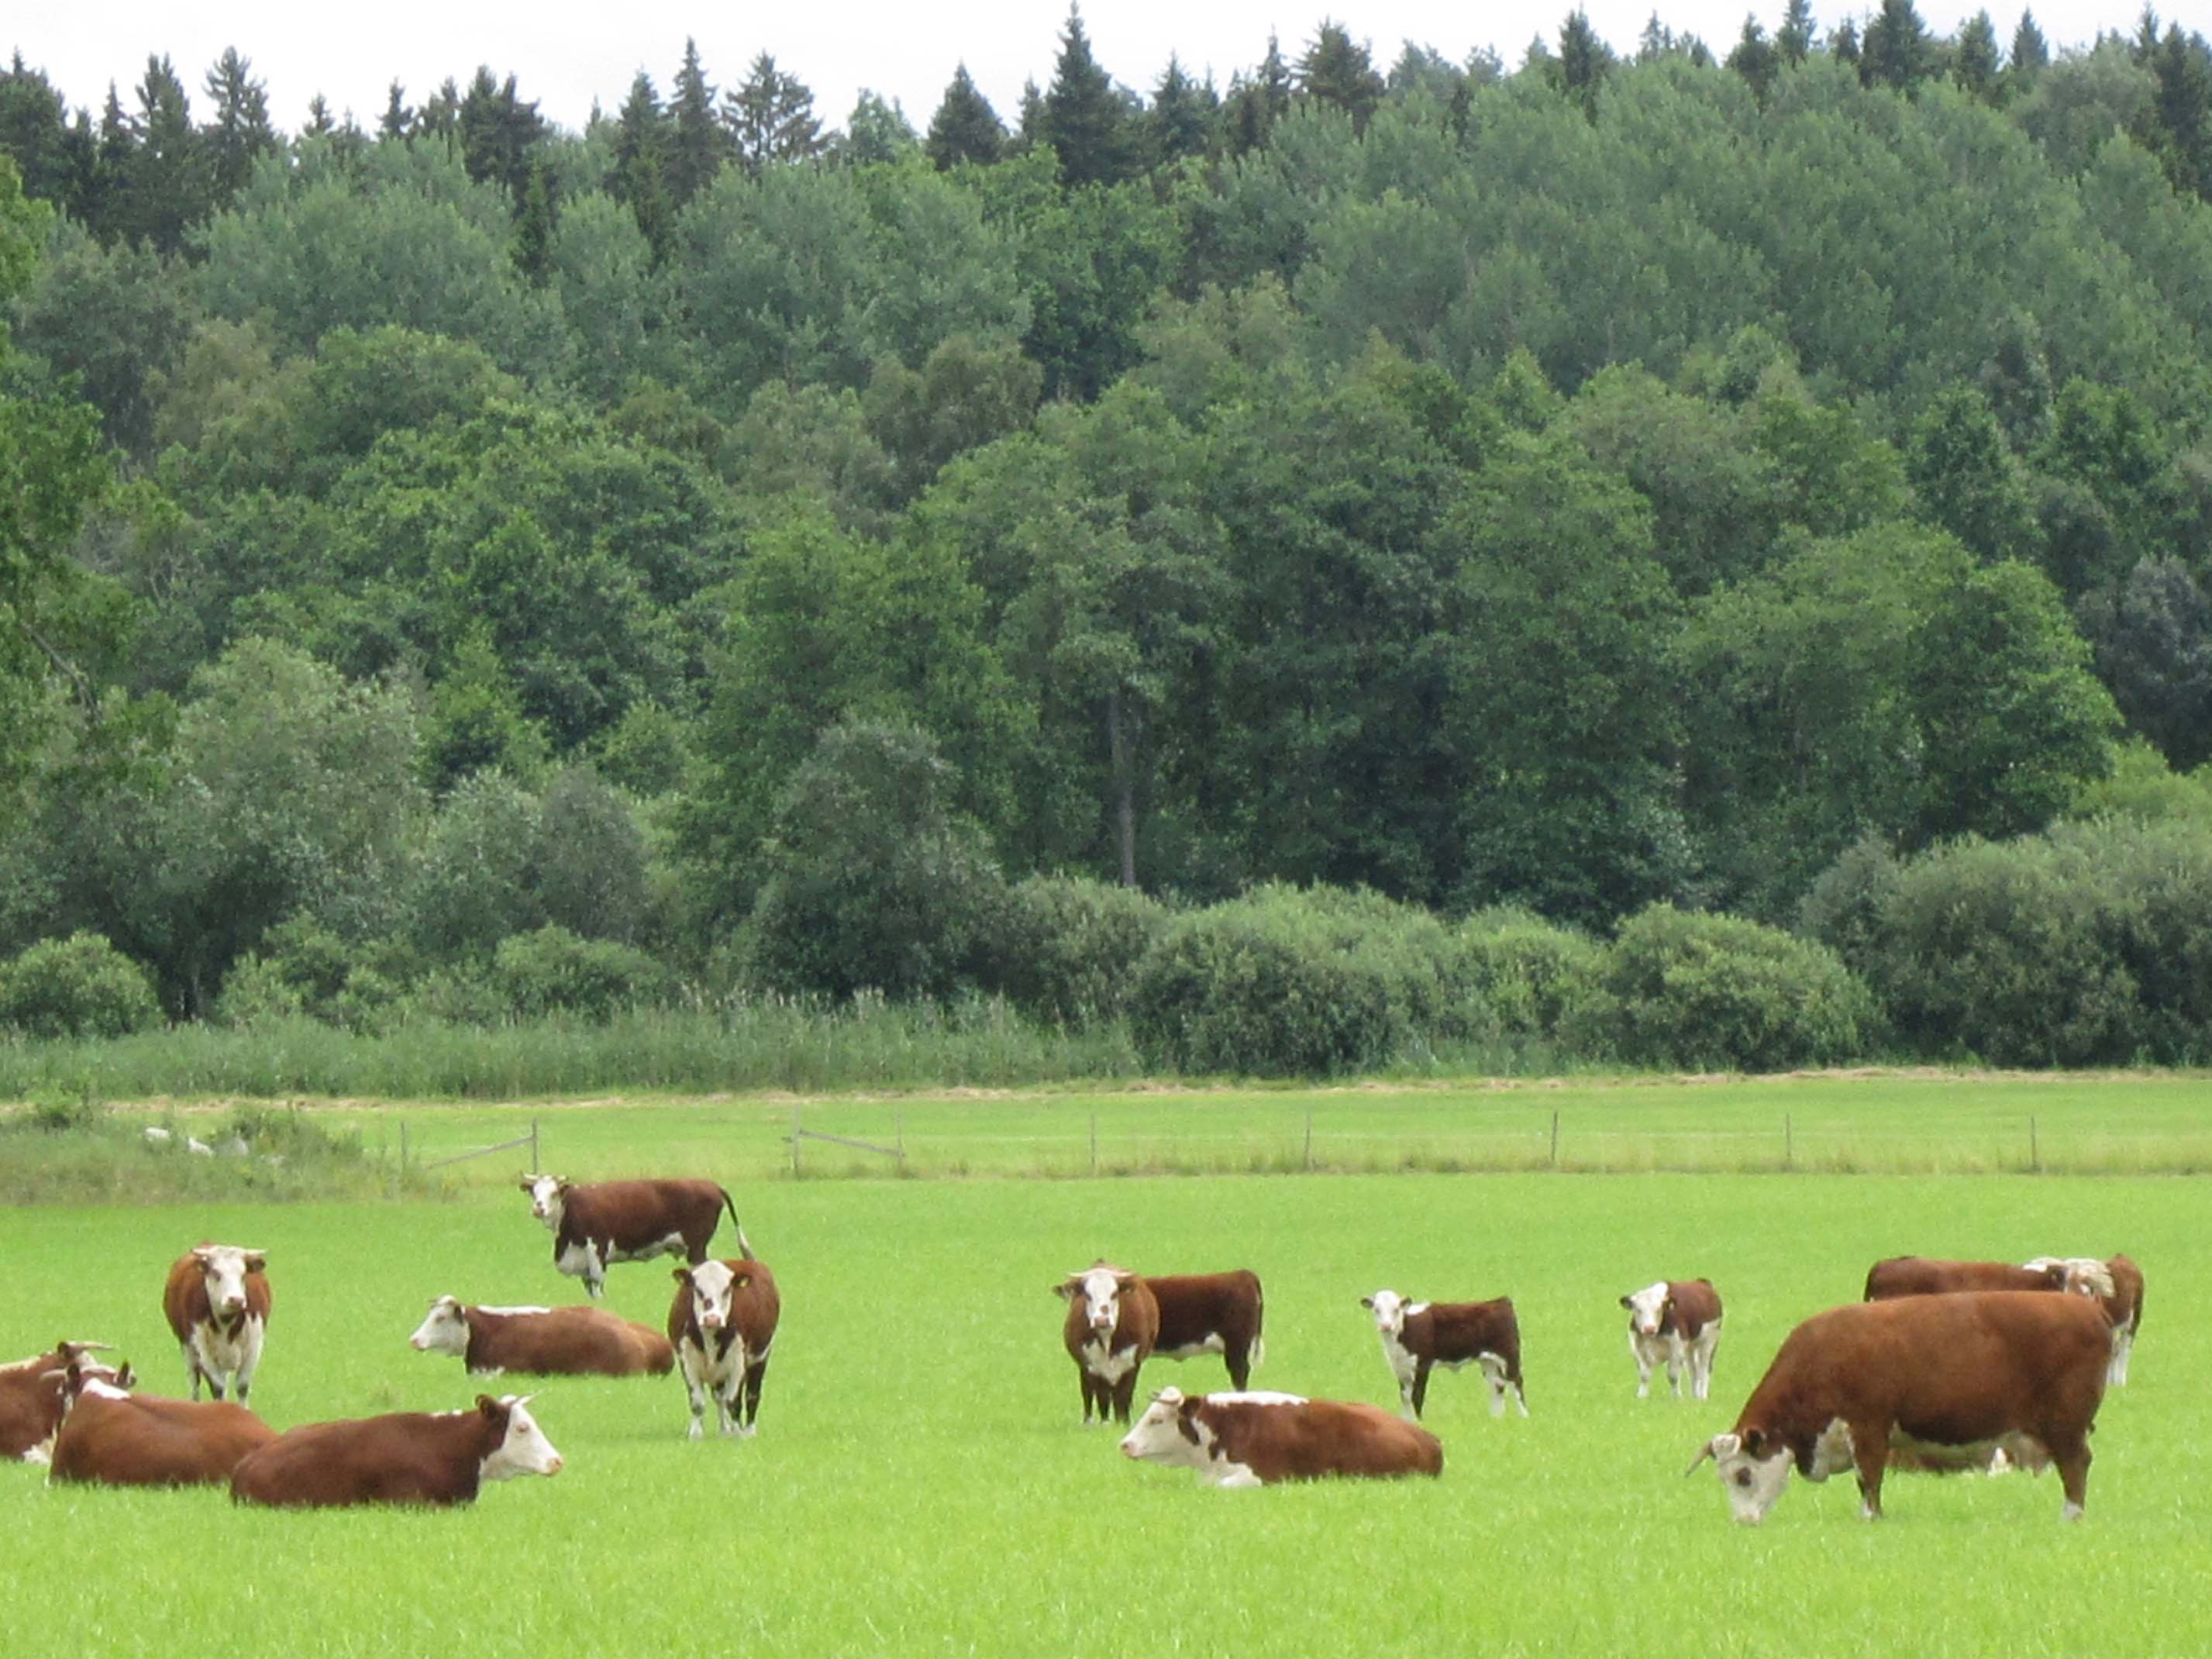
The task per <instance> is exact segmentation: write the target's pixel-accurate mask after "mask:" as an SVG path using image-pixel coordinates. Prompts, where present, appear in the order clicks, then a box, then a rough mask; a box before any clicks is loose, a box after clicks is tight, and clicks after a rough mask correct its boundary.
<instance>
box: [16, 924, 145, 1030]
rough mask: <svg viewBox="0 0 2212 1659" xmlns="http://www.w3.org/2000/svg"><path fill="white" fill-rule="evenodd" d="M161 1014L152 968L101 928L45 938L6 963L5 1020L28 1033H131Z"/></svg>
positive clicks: (142, 1028) (143, 1027)
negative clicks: (129, 954) (111, 941)
mask: <svg viewBox="0 0 2212 1659" xmlns="http://www.w3.org/2000/svg"><path fill="white" fill-rule="evenodd" d="M160 1023H161V1004H160V1003H159V1002H158V1001H157V1000H155V995H154V983H153V981H152V980H151V979H150V978H149V976H148V975H147V973H146V970H145V969H143V968H141V967H140V966H139V965H138V964H137V963H135V962H133V961H131V958H130V957H126V956H125V955H124V954H123V953H122V952H121V951H118V950H117V949H116V948H115V947H114V946H113V945H110V944H109V943H108V942H107V940H106V939H105V938H104V937H102V936H101V935H100V934H98V933H72V934H70V936H69V937H68V938H67V939H41V940H40V941H39V942H38V943H37V944H36V945H32V946H31V947H30V948H29V949H28V950H27V951H24V952H23V953H22V954H21V956H19V957H16V958H15V960H14V961H13V962H9V963H5V964H0V1025H8V1026H13V1027H14V1028H15V1030H18V1031H21V1032H22V1033H23V1034H24V1035H25V1036H33V1037H83V1036H98V1037H116V1036H127V1035H129V1034H130V1033H131V1032H132V1031H143V1030H146V1029H147V1028H148V1027H149V1026H151V1025H155V1024H160Z"/></svg>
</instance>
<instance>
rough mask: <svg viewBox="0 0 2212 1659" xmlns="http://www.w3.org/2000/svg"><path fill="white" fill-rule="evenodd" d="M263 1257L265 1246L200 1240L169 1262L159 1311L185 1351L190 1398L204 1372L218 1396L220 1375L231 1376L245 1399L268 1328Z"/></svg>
mask: <svg viewBox="0 0 2212 1659" xmlns="http://www.w3.org/2000/svg"><path fill="white" fill-rule="evenodd" d="M268 1261H269V1258H268V1255H267V1253H266V1252H265V1251H262V1250H248V1249H240V1247H239V1246H237V1245H235V1244H200V1245H196V1246H194V1247H193V1248H192V1249H189V1250H187V1251H185V1254H184V1255H180V1256H179V1257H178V1258H177V1259H176V1261H175V1262H174V1263H173V1265H172V1266H171V1267H170V1268H169V1281H168V1283H167V1285H165V1286H164V1287H163V1289H162V1291H161V1311H162V1312H163V1313H164V1314H166V1315H167V1316H168V1320H169V1328H170V1329H171V1330H172V1331H173V1332H174V1333H176V1338H177V1346H179V1348H180V1349H181V1350H182V1351H183V1352H184V1356H185V1376H188V1377H189V1378H191V1385H192V1398H193V1399H195V1400H197V1399H198V1398H199V1397H200V1380H201V1379H202V1378H203V1377H204V1378H205V1379H206V1380H207V1385H208V1390H209V1392H210V1394H211V1395H213V1396H214V1397H215V1398H216V1399H217V1400H220V1399H222V1397H223V1385H224V1379H225V1378H226V1377H233V1378H234V1379H235V1387H234V1389H233V1390H232V1392H234V1393H235V1394H236V1395H237V1396H238V1401H239V1403H240V1405H244V1404H245V1403H246V1394H247V1392H248V1391H249V1390H250V1389H252V1387H253V1373H254V1372H255V1370H258V1368H259V1366H260V1364H261V1343H262V1339H263V1338H264V1336H265V1335H266V1334H268V1330H269V1280H268V1279H267V1277H266V1276H265V1275H264V1271H263V1270H264V1268H265V1267H267V1266H268Z"/></svg>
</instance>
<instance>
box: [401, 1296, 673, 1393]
mask: <svg viewBox="0 0 2212 1659" xmlns="http://www.w3.org/2000/svg"><path fill="white" fill-rule="evenodd" d="M408 1340H409V1341H410V1342H411V1343H412V1344H413V1345H414V1346H415V1348H416V1352H420V1353H449V1354H453V1355H454V1356H455V1357H456V1358H459V1359H461V1360H463V1361H464V1362H465V1363H466V1364H467V1366H468V1371H469V1375H470V1376H497V1375H499V1373H501V1371H521V1372H524V1373H526V1374H528V1375H530V1376H640V1375H641V1374H643V1373H646V1372H651V1373H652V1374H653V1376H667V1375H668V1373H669V1372H670V1371H671V1370H674V1369H675V1366H676V1350H675V1349H674V1348H672V1347H671V1346H669V1345H668V1339H667V1338H666V1337H665V1336H663V1335H661V1334H660V1333H659V1331H656V1330H654V1329H653V1328H652V1327H651V1326H650V1325H641V1324H638V1323H637V1322H635V1321H634V1320H629V1319H618V1318H617V1317H616V1316H614V1315H613V1314H611V1313H607V1312H605V1311H603V1310H600V1309H598V1308H481V1307H472V1306H470V1305H469V1304H465V1303H463V1302H461V1301H460V1300H459V1299H458V1298H457V1297H450V1296H441V1297H439V1298H438V1299H437V1300H436V1301H435V1302H433V1303H432V1304H430V1312H429V1315H428V1317H426V1318H425V1319H424V1320H423V1321H422V1324H421V1325H419V1326H418V1327H416V1331H415V1334H414V1335H413V1336H411V1337H410V1338H409V1339H408Z"/></svg>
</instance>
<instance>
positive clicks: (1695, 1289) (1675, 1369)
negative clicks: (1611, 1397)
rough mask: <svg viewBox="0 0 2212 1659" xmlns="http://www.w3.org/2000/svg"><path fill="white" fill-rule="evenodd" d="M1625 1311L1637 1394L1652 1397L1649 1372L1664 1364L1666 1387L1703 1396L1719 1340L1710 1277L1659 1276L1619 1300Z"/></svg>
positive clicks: (1679, 1393) (1717, 1295)
mask: <svg viewBox="0 0 2212 1659" xmlns="http://www.w3.org/2000/svg"><path fill="white" fill-rule="evenodd" d="M1620 1305H1621V1306H1622V1307H1624V1308H1626V1309H1627V1310H1628V1352H1629V1353H1630V1354H1631V1355H1632V1356H1633V1357H1634V1358H1635V1360H1636V1397H1637V1398H1638V1400H1648V1399H1650V1395H1651V1373H1652V1371H1653V1370H1655V1369H1656V1368H1657V1367H1658V1366H1660V1365H1662V1364H1663V1365H1665V1366H1666V1367H1667V1386H1668V1389H1671V1390H1672V1391H1673V1393H1674V1397H1675V1398H1676V1399H1677V1400H1679V1399H1680V1398H1681V1397H1682V1374H1683V1373H1684V1372H1685V1371H1686V1372H1687V1373H1688V1374H1689V1378H1690V1395H1691V1397H1692V1399H1695V1400H1703V1399H1704V1398H1705V1395H1706V1392H1707V1390H1708V1389H1711V1387H1712V1382H1713V1350H1714V1349H1716V1348H1717V1347H1718V1346H1720V1340H1721V1298H1720V1292H1719V1291H1716V1290H1714V1289H1713V1282H1712V1280H1711V1279H1661V1280H1660V1281H1659V1282H1658V1283H1657V1284H1656V1285H1645V1286H1644V1288H1643V1289H1642V1290H1640V1291H1632V1292H1631V1293H1630V1294H1628V1295H1626V1296H1624V1297H1621V1298H1620Z"/></svg>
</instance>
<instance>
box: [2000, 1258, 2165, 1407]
mask: <svg viewBox="0 0 2212 1659" xmlns="http://www.w3.org/2000/svg"><path fill="white" fill-rule="evenodd" d="M2054 1263H2055V1264H2056V1265H2057V1266H2058V1267H2062V1268H2063V1269H2064V1270H2065V1273H2066V1288H2067V1289H2068V1290H2070V1291H2081V1292H2082V1293H2084V1294H2086V1295H2089V1296H2093V1297H2096V1298H2097V1300H2098V1301H2099V1302H2100V1303H2101V1304H2103V1305H2104V1310H2105V1317H2106V1318H2107V1319H2109V1320H2111V1321H2112V1364H2111V1365H2110V1366H2109V1367H2108V1368H2107V1369H2106V1373H2105V1385H2106V1387H2107V1388H2115V1389H2117V1388H2124V1387H2125V1386H2126V1385H2127V1380H2128V1355H2129V1354H2130V1353H2131V1352H2134V1349H2135V1346H2136V1332H2137V1331H2140V1330H2141V1329H2142V1304H2143V1276H2142V1268H2140V1267H2136V1264H2135V1263H2134V1262H2132V1261H2129V1260H2128V1258H2127V1257H2125V1256H2124V1255H2116V1256H2114V1257H2113V1258H2112V1260H2111V1261H2098V1260H2097V1259H2096V1257H2094V1256H2085V1255H2075V1256H2051V1255H2039V1256H2038V1257H2036V1258H2035V1260H2034V1261H2030V1262H2028V1263H2027V1264H2026V1265H2027V1267H2028V1268H2029V1269H2030V1270H2031V1271H2033V1270H2036V1269H2047V1268H2049V1267H2051V1266H2052V1265H2053V1264H2054Z"/></svg>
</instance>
